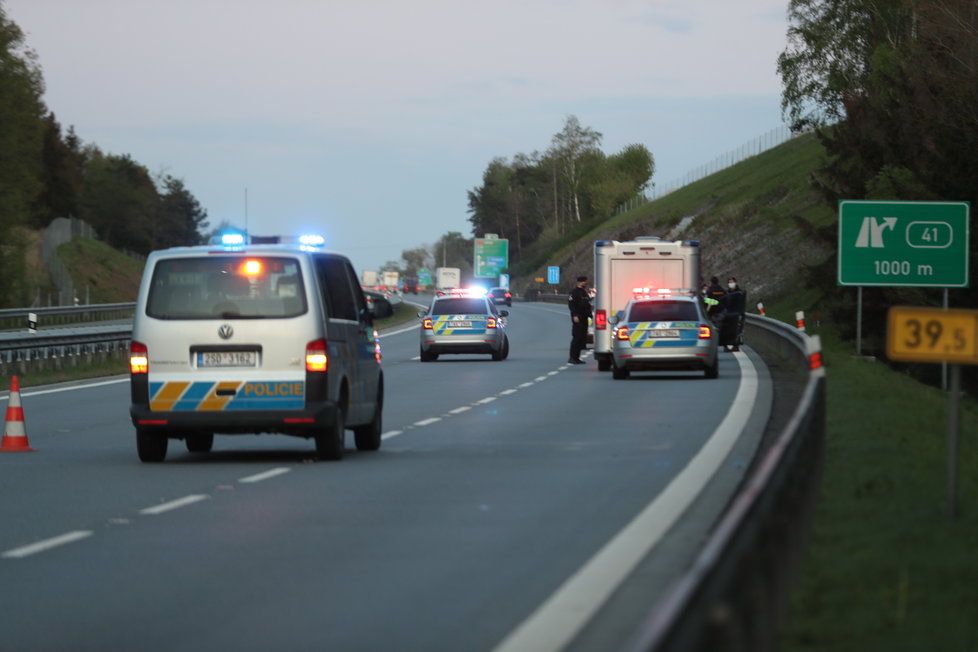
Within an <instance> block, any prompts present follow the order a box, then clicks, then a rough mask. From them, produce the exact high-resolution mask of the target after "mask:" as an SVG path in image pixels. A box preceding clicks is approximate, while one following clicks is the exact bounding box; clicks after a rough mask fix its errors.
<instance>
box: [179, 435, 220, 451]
mask: <svg viewBox="0 0 978 652" xmlns="http://www.w3.org/2000/svg"><path fill="white" fill-rule="evenodd" d="M184 443H185V444H186V445H187V450H188V451H190V452H191V453H210V452H211V449H212V448H214V433H213V432H199V433H196V434H193V435H187V438H186V439H185V440H184Z"/></svg>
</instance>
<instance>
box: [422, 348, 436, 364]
mask: <svg viewBox="0 0 978 652" xmlns="http://www.w3.org/2000/svg"><path fill="white" fill-rule="evenodd" d="M437 359H438V354H437V353H428V352H427V351H425V350H424V349H422V350H421V362H434V361H435V360H437Z"/></svg>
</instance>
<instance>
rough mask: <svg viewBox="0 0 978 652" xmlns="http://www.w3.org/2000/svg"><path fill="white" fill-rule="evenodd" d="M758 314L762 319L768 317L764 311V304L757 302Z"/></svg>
mask: <svg viewBox="0 0 978 652" xmlns="http://www.w3.org/2000/svg"><path fill="white" fill-rule="evenodd" d="M757 314H759V315H760V316H761V317H764V316H765V315H767V312H765V311H764V304H763V303H761V302H760V301H758V302H757Z"/></svg>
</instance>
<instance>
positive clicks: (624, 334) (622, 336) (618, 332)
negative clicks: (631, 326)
mask: <svg viewBox="0 0 978 652" xmlns="http://www.w3.org/2000/svg"><path fill="white" fill-rule="evenodd" d="M615 337H616V338H617V339H619V340H627V339H628V326H619V327H618V328H616V329H615Z"/></svg>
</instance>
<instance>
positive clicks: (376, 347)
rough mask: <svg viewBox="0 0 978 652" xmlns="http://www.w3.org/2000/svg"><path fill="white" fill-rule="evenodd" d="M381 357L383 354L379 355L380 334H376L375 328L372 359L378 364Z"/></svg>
mask: <svg viewBox="0 0 978 652" xmlns="http://www.w3.org/2000/svg"><path fill="white" fill-rule="evenodd" d="M382 357H383V356H381V355H380V336H379V335H378V334H377V331H376V330H375V331H374V360H376V361H377V364H380V361H381V359H382Z"/></svg>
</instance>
